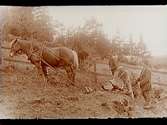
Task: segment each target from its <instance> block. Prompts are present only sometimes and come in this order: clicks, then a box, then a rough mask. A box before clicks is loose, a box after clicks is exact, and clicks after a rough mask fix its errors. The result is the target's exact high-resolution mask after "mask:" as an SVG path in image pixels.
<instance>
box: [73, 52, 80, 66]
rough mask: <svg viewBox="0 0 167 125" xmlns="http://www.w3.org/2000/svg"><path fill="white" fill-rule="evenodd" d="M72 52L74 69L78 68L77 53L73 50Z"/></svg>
mask: <svg viewBox="0 0 167 125" xmlns="http://www.w3.org/2000/svg"><path fill="white" fill-rule="evenodd" d="M72 52H73V55H74V66H75V68H76V69H78V67H79V62H78V55H77V53H76V52H75V51H74V50H73V51H72Z"/></svg>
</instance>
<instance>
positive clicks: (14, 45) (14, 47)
mask: <svg viewBox="0 0 167 125" xmlns="http://www.w3.org/2000/svg"><path fill="white" fill-rule="evenodd" d="M18 41H19V40H18V39H17V38H16V39H14V40H12V42H11V49H10V54H9V56H10V57H13V56H16V55H18V54H21V53H22V49H21V46H20V43H19V42H18Z"/></svg>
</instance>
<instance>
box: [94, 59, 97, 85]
mask: <svg viewBox="0 0 167 125" xmlns="http://www.w3.org/2000/svg"><path fill="white" fill-rule="evenodd" d="M94 79H95V83H97V75H96V62H95V61H94Z"/></svg>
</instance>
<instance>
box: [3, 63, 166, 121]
mask: <svg viewBox="0 0 167 125" xmlns="http://www.w3.org/2000/svg"><path fill="white" fill-rule="evenodd" d="M19 65H20V64H19ZM30 67H31V68H27V69H23V70H21V69H19V68H12V67H8V66H6V67H3V68H1V70H0V75H1V78H2V84H1V87H0V88H1V97H0V108H1V109H0V111H1V113H0V117H1V118H46V119H47V118H54V119H56V118H90V117H91V118H94V117H96V118H108V117H110V118H115V117H162V116H163V117H164V116H166V115H167V105H166V104H167V103H166V101H167V100H166V97H165V95H167V91H166V88H167V85H166V81H167V80H166V76H167V74H165V73H157V72H156V73H153V75H152V83H153V88H154V90H156V91H157V90H159V91H160V93H159V95H160V98H158V97H154V104H153V105H154V107H153V108H152V109H149V110H148V109H147V110H146V109H143V106H142V105H143V103H142V102H143V99H142V98H141V99H140V100H135V102H134V103H132V102H131V101H130V99H129V97H128V96H126V95H123V94H121V93H119V92H117V91H116V92H111V91H104V90H103V89H102V87H101V86H102V85H103V84H104V83H105V82H106V81H107V80H109V79H110V77H104V76H98V77H97V78H98V80H97V83H96V82H95V81H94V75H93V74H91V73H87V72H85V71H78V72H77V77H76V83H75V86H72V85H70V84H69V83H68V79H67V75H66V73H65V72H64V70H61V69H58V70H57V72H56V73H55V72H53V71H52V70H51V69H50V70H49V82H48V84H47V86H46V87H44V84H43V82H42V79H40V78H39V77H38V75H37V71H36V69H35V68H32V66H30ZM126 67H127V68H128V69H129V70H133V71H134V72H136V73H137V74H139V73H140V70H137V69H135V68H130V66H129V67H128V66H126ZM97 72H101V73H104V72H105V73H106V72H107V73H110V72H109V70H108V66H107V65H105V64H98V65H97ZM86 87H88V88H91V90H92V91H90V92H88V91H86ZM124 100H128V101H127V103H128V104H126V105H120V106H119V107H116V106H115V102H116V101H119V102H123V101H124ZM129 107H131V110H129Z"/></svg>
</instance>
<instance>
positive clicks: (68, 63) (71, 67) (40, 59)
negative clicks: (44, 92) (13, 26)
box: [10, 38, 78, 83]
mask: <svg viewBox="0 0 167 125" xmlns="http://www.w3.org/2000/svg"><path fill="white" fill-rule="evenodd" d="M18 54H26V55H27V57H28V60H30V61H31V63H32V64H34V65H35V66H36V67H37V69H38V71H39V74H40V75H42V76H44V78H47V68H46V67H48V66H50V67H52V68H56V67H63V68H64V69H65V70H66V72H67V75H68V78H69V79H70V80H71V82H72V83H74V82H75V74H76V69H77V68H78V55H77V53H76V52H75V51H74V50H72V49H69V48H66V47H55V48H48V47H46V46H44V45H43V44H40V43H37V42H33V41H27V40H21V39H18V38H16V39H14V40H12V42H11V50H10V56H11V57H13V56H15V55H18Z"/></svg>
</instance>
